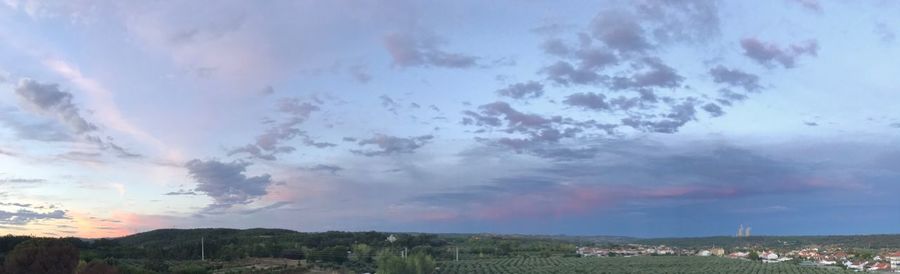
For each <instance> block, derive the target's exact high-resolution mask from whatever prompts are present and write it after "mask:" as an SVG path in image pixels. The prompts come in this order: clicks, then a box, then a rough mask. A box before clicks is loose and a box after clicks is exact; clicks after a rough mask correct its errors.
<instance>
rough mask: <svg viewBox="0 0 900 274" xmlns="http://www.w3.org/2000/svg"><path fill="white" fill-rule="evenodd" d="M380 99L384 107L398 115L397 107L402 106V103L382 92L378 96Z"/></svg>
mask: <svg viewBox="0 0 900 274" xmlns="http://www.w3.org/2000/svg"><path fill="white" fill-rule="evenodd" d="M378 100H381V106H382V107H384V108H385V109H386V110H387V111H390V112H391V113H393V114H394V115H398V114H399V113H397V108H399V107H400V104H398V103H397V101H394V99H393V98H391V97H390V96H387V95H386V94H382V95H381V96H378Z"/></svg>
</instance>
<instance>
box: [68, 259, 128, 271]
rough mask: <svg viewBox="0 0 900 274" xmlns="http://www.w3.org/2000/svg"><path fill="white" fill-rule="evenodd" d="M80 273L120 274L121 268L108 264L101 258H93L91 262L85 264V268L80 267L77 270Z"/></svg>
mask: <svg viewBox="0 0 900 274" xmlns="http://www.w3.org/2000/svg"><path fill="white" fill-rule="evenodd" d="M77 273H78V274H119V270H118V269H116V267H114V266H111V265H109V264H107V263H106V262H104V261H101V260H93V261H91V262H90V263H87V264H86V265H84V268H81V267H79V270H78V272H77Z"/></svg>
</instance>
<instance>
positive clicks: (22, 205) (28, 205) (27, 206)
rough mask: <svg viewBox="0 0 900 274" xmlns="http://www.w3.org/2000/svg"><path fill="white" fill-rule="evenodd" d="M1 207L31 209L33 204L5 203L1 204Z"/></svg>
mask: <svg viewBox="0 0 900 274" xmlns="http://www.w3.org/2000/svg"><path fill="white" fill-rule="evenodd" d="M0 206H15V207H26V208H30V207H31V204H24V203H4V202H0Z"/></svg>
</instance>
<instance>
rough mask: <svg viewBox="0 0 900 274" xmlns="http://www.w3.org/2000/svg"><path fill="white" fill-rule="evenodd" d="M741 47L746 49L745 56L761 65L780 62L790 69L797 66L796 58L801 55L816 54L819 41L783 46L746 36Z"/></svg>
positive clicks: (770, 65) (769, 65)
mask: <svg viewBox="0 0 900 274" xmlns="http://www.w3.org/2000/svg"><path fill="white" fill-rule="evenodd" d="M741 47H742V48H743V49H744V56H747V57H749V58H750V59H753V60H754V61H756V62H757V63H759V64H760V65H763V66H766V67H769V68H771V67H772V66H773V64H774V63H778V64H781V65H782V66H783V67H784V68H788V69H789V68H794V67H795V66H796V60H797V58H799V57H800V56H803V55H809V56H816V55H817V54H818V51H819V43H818V42H816V40H809V41H806V42H803V43H797V44H792V45H790V46H788V47H787V48H781V47H780V46H778V45H776V44H772V43H766V42H763V41H760V40H758V39H756V38H744V39H742V40H741Z"/></svg>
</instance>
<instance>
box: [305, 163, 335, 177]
mask: <svg viewBox="0 0 900 274" xmlns="http://www.w3.org/2000/svg"><path fill="white" fill-rule="evenodd" d="M300 169H301V170H308V171H321V172H328V173H331V174H332V175H335V174H337V173H338V172H339V171H341V170H344V168H342V167H339V166H336V165H324V164H318V165H315V166H311V167H302V168H300Z"/></svg>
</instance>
